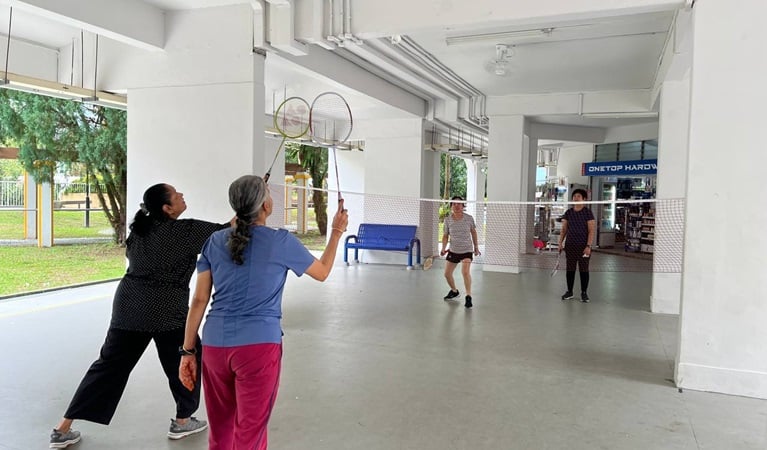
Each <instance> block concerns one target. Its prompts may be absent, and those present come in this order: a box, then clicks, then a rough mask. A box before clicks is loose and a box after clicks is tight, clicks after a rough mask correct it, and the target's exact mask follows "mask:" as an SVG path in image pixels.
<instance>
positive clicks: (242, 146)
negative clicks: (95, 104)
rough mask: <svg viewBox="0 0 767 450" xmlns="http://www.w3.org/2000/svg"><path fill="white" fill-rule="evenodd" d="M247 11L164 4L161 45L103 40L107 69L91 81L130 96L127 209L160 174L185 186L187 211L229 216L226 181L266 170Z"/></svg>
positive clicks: (258, 71) (259, 67)
mask: <svg viewBox="0 0 767 450" xmlns="http://www.w3.org/2000/svg"><path fill="white" fill-rule="evenodd" d="M249 11H250V10H249V7H248V6H242V7H225V8H208V9H205V10H202V11H182V12H168V13H167V15H166V26H167V31H168V35H167V39H166V42H167V45H166V51H165V52H148V51H142V50H136V49H133V48H128V47H126V46H125V45H124V44H120V43H117V42H111V43H110V44H109V45H107V50H106V51H105V52H104V54H103V56H102V57H103V58H107V59H109V58H112V61H110V63H107V64H106V65H107V66H109V67H111V71H110V72H109V76H111V77H112V78H111V81H110V79H109V78H108V77H105V78H107V80H106V81H104V83H105V84H104V85H102V84H101V82H99V85H100V86H101V87H104V88H105V87H106V86H109V85H111V84H113V83H114V84H118V85H127V86H128V96H129V99H130V100H129V103H130V106H129V108H130V111H129V113H128V206H129V208H130V210H133V209H134V208H137V207H138V204H139V203H140V198H141V195H142V193H143V191H144V190H145V189H146V188H147V187H148V186H150V185H151V184H153V183H156V182H167V183H171V184H173V185H175V186H176V187H177V188H179V189H180V190H181V191H182V192H184V193H185V194H186V198H187V204H188V205H189V208H188V210H187V213H186V216H187V217H198V218H203V219H208V220H216V221H223V220H229V218H231V217H232V211H231V209H230V208H229V204H228V199H227V190H228V186H229V184H230V183H231V182H232V181H233V180H234V179H235V178H237V177H239V176H241V175H244V174H251V173H255V174H258V175H263V174H264V173H265V172H266V169H267V167H268V163H267V160H268V161H269V163H270V162H271V158H272V157H273V155H274V153H273V152H269V153H270V154H269V155H267V154H266V153H267V152H265V151H264V135H263V129H264V124H263V121H264V114H263V111H264V84H263V82H264V62H265V61H264V57H263V56H261V55H254V54H251V52H250V48H249V44H248V43H249V42H250V36H251V31H250V30H251V22H250V12H249ZM100 76H101V73H100ZM278 182H280V181H279V179H278Z"/></svg>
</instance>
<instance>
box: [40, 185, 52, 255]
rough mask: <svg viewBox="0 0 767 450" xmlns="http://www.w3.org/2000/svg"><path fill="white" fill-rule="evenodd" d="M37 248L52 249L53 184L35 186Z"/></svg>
mask: <svg viewBox="0 0 767 450" xmlns="http://www.w3.org/2000/svg"><path fill="white" fill-rule="evenodd" d="M37 246H38V247H53V184H51V183H49V182H47V181H46V182H43V183H40V184H38V185H37Z"/></svg>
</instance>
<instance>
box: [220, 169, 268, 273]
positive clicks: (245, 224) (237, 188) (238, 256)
mask: <svg viewBox="0 0 767 450" xmlns="http://www.w3.org/2000/svg"><path fill="white" fill-rule="evenodd" d="M266 189H267V188H266V183H265V182H264V180H263V179H262V178H261V177H257V176H255V175H245V176H242V177H240V178H238V179H236V180H234V182H233V183H232V184H231V185H230V186H229V205H231V207H232V209H234V212H235V214H237V227H236V228H235V229H234V230H233V231H232V234H231V235H230V236H229V240H228V241H227V243H226V246H227V248H228V249H229V253H230V254H231V255H232V261H234V263H235V264H237V265H242V264H244V263H245V259H244V256H243V255H244V253H245V249H246V248H247V247H248V242H250V224H251V222H253V219H254V218H256V217H258V214H259V211H260V210H261V207H262V206H263V205H264V202H265V201H266V196H267V191H266Z"/></svg>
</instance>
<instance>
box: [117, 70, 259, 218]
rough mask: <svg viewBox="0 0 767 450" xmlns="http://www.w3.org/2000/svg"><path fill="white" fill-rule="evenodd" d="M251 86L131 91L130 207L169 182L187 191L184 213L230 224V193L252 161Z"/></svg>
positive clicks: (135, 206)
mask: <svg viewBox="0 0 767 450" xmlns="http://www.w3.org/2000/svg"><path fill="white" fill-rule="evenodd" d="M252 90H253V85H252V84H231V85H212V86H189V87H158V88H151V89H134V90H131V91H130V96H131V100H130V102H131V106H130V108H131V111H130V113H129V114H128V209H129V211H133V212H135V210H137V209H138V205H139V203H141V195H142V194H143V192H144V190H145V189H146V188H147V187H149V186H150V185H152V184H154V183H159V182H165V183H170V184H172V185H174V186H175V187H176V188H177V189H178V190H180V191H182V192H184V194H185V197H186V202H187V205H188V209H187V212H186V214H185V217H194V218H201V219H207V220H214V221H227V220H229V218H231V217H232V215H233V212H232V210H231V209H230V207H229V203H228V198H227V190H228V188H229V183H231V182H232V181H234V179H235V178H237V177H239V176H241V175H245V174H248V173H252V172H251V167H252V166H253V137H252V132H251V130H252V127H253V124H252V120H251V118H252V117H253V114H252V110H253V102H252V100H251V98H252Z"/></svg>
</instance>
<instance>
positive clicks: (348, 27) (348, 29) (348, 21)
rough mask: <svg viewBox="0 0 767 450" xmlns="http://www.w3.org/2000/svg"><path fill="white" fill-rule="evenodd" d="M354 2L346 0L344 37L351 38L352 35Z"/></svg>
mask: <svg viewBox="0 0 767 450" xmlns="http://www.w3.org/2000/svg"><path fill="white" fill-rule="evenodd" d="M351 12H352V3H351V0H344V11H343V18H344V37H345V38H347V39H349V38H351V37H352V14H351Z"/></svg>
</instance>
